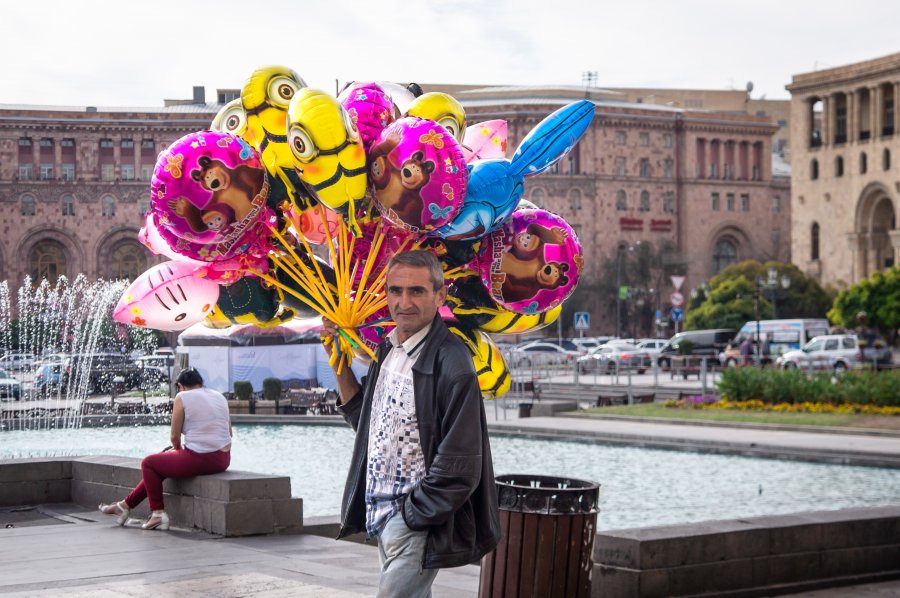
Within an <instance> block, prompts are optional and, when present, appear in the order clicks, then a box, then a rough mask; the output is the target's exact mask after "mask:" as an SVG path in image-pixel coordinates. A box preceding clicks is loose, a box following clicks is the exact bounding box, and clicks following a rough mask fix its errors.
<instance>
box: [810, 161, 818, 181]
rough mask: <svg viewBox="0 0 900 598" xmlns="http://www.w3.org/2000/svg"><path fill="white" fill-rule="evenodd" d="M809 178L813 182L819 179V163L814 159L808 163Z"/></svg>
mask: <svg viewBox="0 0 900 598" xmlns="http://www.w3.org/2000/svg"><path fill="white" fill-rule="evenodd" d="M809 178H810V179H811V180H813V181H814V180H816V179H817V178H819V161H818V160H816V159H815V158H813V160H812V161H811V162H810V163H809Z"/></svg>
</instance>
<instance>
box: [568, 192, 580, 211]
mask: <svg viewBox="0 0 900 598" xmlns="http://www.w3.org/2000/svg"><path fill="white" fill-rule="evenodd" d="M569 207H570V208H572V209H573V210H580V209H581V190H580V189H572V190H571V191H569Z"/></svg>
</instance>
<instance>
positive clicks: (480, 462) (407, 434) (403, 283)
mask: <svg viewBox="0 0 900 598" xmlns="http://www.w3.org/2000/svg"><path fill="white" fill-rule="evenodd" d="M386 287H387V295H388V308H389V310H390V313H391V317H392V318H393V320H394V322H395V323H396V328H395V329H394V330H393V331H392V332H391V333H390V334H389V335H388V337H387V339H386V340H385V341H384V342H383V343H382V344H381V345H380V346H379V348H378V354H377V357H378V359H377V361H375V362H373V363H372V365H371V366H370V367H369V372H368V376H367V377H366V378H365V379H364V383H365V384H364V386H362V387H361V386H360V385H359V383H358V382H357V381H356V378H355V377H354V376H353V373H352V372H351V370H350V368H343V369H341V370H340V372H339V373H337V378H338V387H339V390H340V405H339V406H338V409H339V411H340V412H341V414H342V415H343V416H344V418H345V419H346V420H347V422H348V423H349V424H350V425H351V426H352V427H353V429H354V430H355V431H356V441H355V444H354V448H353V457H352V461H351V465H350V472H349V475H348V477H347V484H346V487H345V490H344V499H343V501H342V508H341V532H340V535H339V537H344V536H346V535H349V534H353V533H357V532H361V531H365V532H366V537H367V538H376V537H377V538H378V543H379V552H380V556H381V581H380V583H379V589H378V596H405V597H408V596H430V595H431V584H432V583H433V582H434V578H435V576H436V575H437V571H438V569H440V568H444V567H458V566H462V565H466V564H470V563H475V562H478V560H479V559H481V557H482V556H484V555H485V554H486V553H488V552H490V551H491V550H493V549H494V547H495V546H496V545H497V542H498V541H499V538H500V522H499V513H498V500H497V491H496V487H495V484H494V475H493V466H492V463H491V452H490V444H489V442H488V434H487V424H486V420H485V413H484V405H483V400H482V397H481V392H480V390H479V386H478V379H477V377H476V375H475V370H474V367H473V365H472V359H471V356H470V355H469V353H468V350H467V349H466V348H465V346H464V345H463V344H462V343H461V342H460V341H459V340H458V339H457V338H456V337H455V336H454V335H453V334H451V333H450V332H449V330H448V329H447V326H446V325H445V324H444V322H443V320H442V319H441V317H440V316H439V315H438V309H439V308H440V307H441V306H442V305H443V304H444V300H445V299H446V294H447V291H446V289H445V287H444V278H443V272H442V269H441V266H440V263H439V262H438V260H437V258H436V257H435V256H434V255H433V254H431V253H429V252H427V251H409V252H402V253H398V254H396V255H395V256H394V257H393V258H392V259H391V262H390V264H389V266H388V269H387V282H386ZM324 324H325V331H324V335H323V337H324V338H331V337H334V336H336V335H339V334H340V332H339V330H338V328H337V326H336V325H335V324H333V323H332V322H330V321H328V320H325V321H324Z"/></svg>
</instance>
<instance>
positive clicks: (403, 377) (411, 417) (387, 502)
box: [366, 324, 431, 538]
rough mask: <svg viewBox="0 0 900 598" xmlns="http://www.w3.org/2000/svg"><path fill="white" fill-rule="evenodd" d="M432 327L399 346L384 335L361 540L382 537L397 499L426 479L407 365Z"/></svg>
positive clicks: (396, 507) (393, 336) (394, 336)
mask: <svg viewBox="0 0 900 598" xmlns="http://www.w3.org/2000/svg"><path fill="white" fill-rule="evenodd" d="M429 330H431V324H429V325H428V326H426V327H425V328H423V329H422V330H420V331H419V332H417V333H415V334H414V335H412V336H411V337H409V338H408V339H407V340H406V342H404V343H402V344H401V343H399V342H398V340H397V330H396V329H394V330H392V331H391V333H390V334H388V336H387V338H388V341H389V342H390V343H391V345H392V348H391V350H390V352H389V353H388V354H387V356H385V358H384V363H382V364H381V367H380V369H379V372H378V380H377V382H376V383H375V392H374V394H373V396H372V415H371V419H370V421H369V446H368V464H367V467H366V536H368V537H369V538H373V537H376V536H378V535H379V534H380V533H381V530H382V529H384V525H385V524H386V523H387V520H388V519H390V517H391V515H393V514H394V513H396V512H397V511H398V510H400V498H401V497H402V496H403V495H404V494H407V493H409V492H410V491H411V490H412V489H413V488H415V487H416V486H417V485H418V484H419V482H420V481H421V480H422V478H424V477H425V457H424V455H423V454H422V445H421V444H420V440H419V425H418V418H417V417H416V401H415V397H414V395H413V372H412V366H413V364H414V363H415V361H416V358H417V357H418V355H419V353H420V352H421V350H422V346H423V345H424V344H425V337H426V336H427V335H428V331H429Z"/></svg>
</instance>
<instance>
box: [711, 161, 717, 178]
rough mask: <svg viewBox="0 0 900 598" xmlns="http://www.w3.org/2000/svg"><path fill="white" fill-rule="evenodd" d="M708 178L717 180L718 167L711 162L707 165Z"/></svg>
mask: <svg viewBox="0 0 900 598" xmlns="http://www.w3.org/2000/svg"><path fill="white" fill-rule="evenodd" d="M709 178H711V179H717V178H719V165H718V164H717V163H716V162H713V163H712V164H710V165H709Z"/></svg>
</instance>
